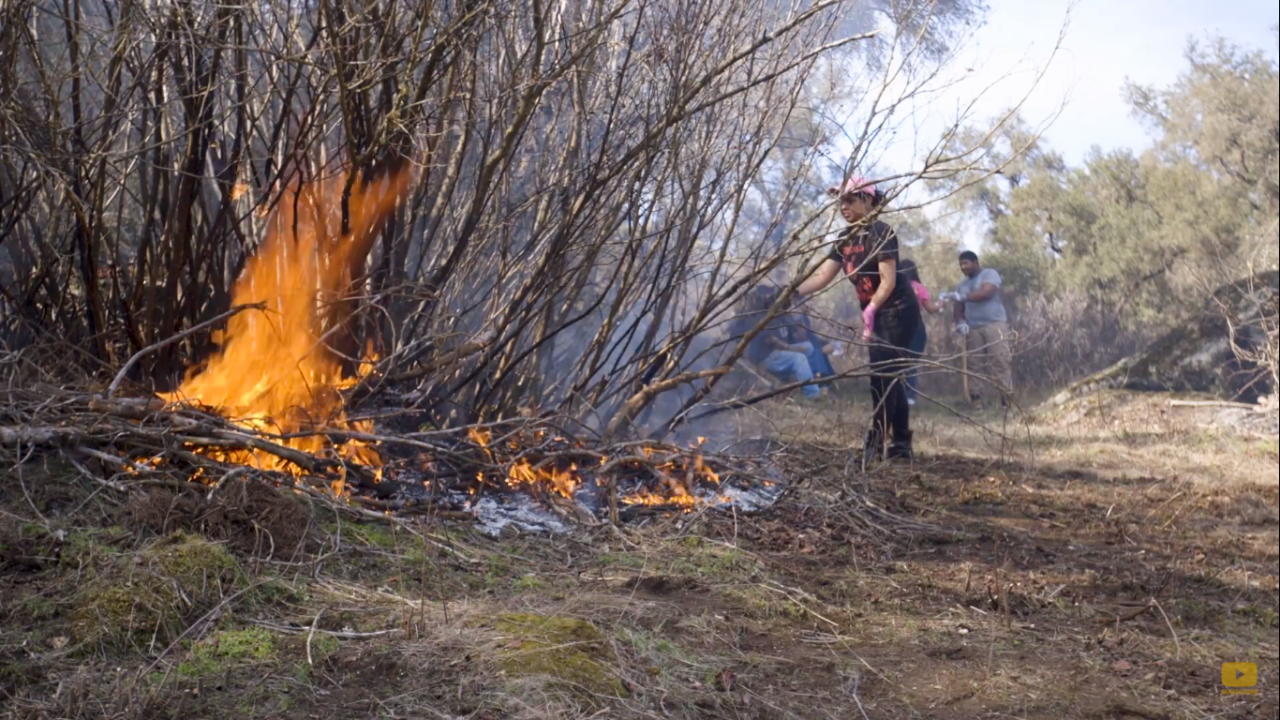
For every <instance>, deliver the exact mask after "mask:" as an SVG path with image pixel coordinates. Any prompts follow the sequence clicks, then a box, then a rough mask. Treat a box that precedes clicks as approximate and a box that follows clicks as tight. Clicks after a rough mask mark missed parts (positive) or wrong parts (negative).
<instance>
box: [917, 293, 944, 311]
mask: <svg viewBox="0 0 1280 720" xmlns="http://www.w3.org/2000/svg"><path fill="white" fill-rule="evenodd" d="M920 307H923V308H924V311H925V312H927V313H932V314H934V315H937V314H938V313H940V312H942V306H941V305H939V304H938V303H936V302H934V301H933V298H931V297H926V298H924V299H923V300H921V301H920Z"/></svg>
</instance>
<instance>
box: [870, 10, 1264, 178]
mask: <svg viewBox="0 0 1280 720" xmlns="http://www.w3.org/2000/svg"><path fill="white" fill-rule="evenodd" d="M988 4H989V6H990V14H989V16H988V18H987V24H986V25H985V26H984V27H982V28H980V29H979V30H978V31H977V33H975V35H974V37H973V39H972V40H971V41H970V42H969V43H968V45H967V47H966V48H965V50H964V51H963V52H962V53H961V55H960V59H959V62H957V63H955V64H954V65H953V66H952V72H953V73H956V74H957V75H967V77H965V78H964V79H963V81H962V82H960V84H959V85H957V86H956V87H955V88H953V89H952V90H951V92H950V93H949V94H950V95H952V97H951V99H950V103H948V102H945V101H943V102H937V103H936V104H935V106H934V107H935V108H936V110H931V109H930V108H919V107H917V108H916V115H917V117H914V118H913V121H914V124H915V125H917V127H919V132H920V134H921V136H922V137H923V136H929V137H936V136H937V133H938V132H939V130H940V128H941V127H944V124H943V123H945V122H946V120H947V119H950V118H954V113H955V102H956V100H957V99H959V98H967V97H972V96H973V94H974V91H976V90H978V89H981V88H983V87H986V86H989V85H991V84H992V83H997V82H998V84H997V85H996V86H995V87H994V88H992V89H991V90H990V91H989V92H988V93H987V96H986V99H985V100H984V101H983V104H982V105H981V106H980V110H979V114H980V115H983V116H991V115H994V114H996V113H997V112H999V110H1000V109H1002V108H1004V107H1008V106H1009V105H1011V104H1013V103H1014V102H1016V100H1017V99H1018V98H1019V97H1021V96H1022V95H1024V94H1025V93H1026V92H1027V91H1028V89H1029V87H1030V86H1031V85H1032V79H1033V78H1034V76H1035V74H1036V73H1037V72H1038V71H1039V70H1041V69H1045V70H1047V74H1046V75H1045V77H1044V79H1043V80H1042V81H1041V82H1040V84H1039V85H1038V86H1036V88H1035V89H1034V90H1033V91H1032V93H1031V95H1030V97H1029V98H1028V100H1027V103H1026V105H1025V106H1024V115H1025V116H1026V117H1027V119H1028V120H1029V121H1031V122H1032V123H1033V124H1038V123H1041V122H1044V121H1047V120H1049V119H1050V118H1051V117H1052V116H1053V114H1054V113H1055V112H1056V110H1057V109H1058V108H1059V107H1060V106H1061V105H1062V102H1063V100H1064V99H1065V100H1066V101H1067V104H1066V107H1065V109H1063V111H1062V113H1061V115H1060V116H1059V117H1058V118H1057V119H1056V120H1055V121H1054V122H1053V124H1052V125H1051V126H1050V127H1049V128H1048V129H1047V130H1046V132H1045V137H1046V139H1047V140H1048V142H1049V144H1050V145H1051V146H1052V147H1053V148H1055V149H1056V150H1058V151H1059V152H1061V153H1062V154H1063V155H1064V156H1065V158H1066V160H1067V162H1069V163H1072V164H1076V163H1079V162H1080V161H1081V160H1082V159H1083V158H1084V157H1085V155H1086V154H1087V153H1088V151H1089V148H1090V147H1091V146H1092V145H1099V146H1101V147H1102V148H1103V149H1104V150H1109V149H1112V148H1116V147H1130V148H1134V149H1135V150H1140V149H1142V148H1144V147H1146V146H1147V145H1148V144H1149V143H1150V137H1149V135H1148V134H1147V132H1146V130H1145V129H1144V128H1143V126H1142V125H1141V124H1140V123H1139V122H1138V121H1137V120H1135V119H1134V118H1133V117H1131V116H1130V114H1129V108H1128V106H1127V105H1126V104H1125V102H1124V98H1123V95H1122V91H1123V88H1124V84H1125V80H1126V78H1128V79H1130V80H1133V81H1135V82H1138V83H1140V84H1144V85H1156V86H1167V85H1169V84H1170V83H1172V82H1173V81H1174V80H1176V79H1177V76H1178V75H1179V74H1180V73H1181V72H1182V71H1183V70H1184V69H1185V68H1186V63H1185V61H1184V59H1183V53H1184V50H1185V49H1186V46H1187V41H1188V40H1189V39H1192V38H1196V39H1206V38H1209V37H1212V36H1214V35H1222V36H1224V37H1226V38H1227V39H1229V40H1231V41H1233V42H1236V43H1238V44H1240V45H1242V46H1244V47H1248V48H1258V49H1263V50H1265V51H1267V52H1268V53H1270V54H1271V55H1272V56H1274V55H1275V54H1276V35H1275V33H1274V32H1273V31H1272V27H1273V26H1275V25H1276V23H1277V22H1278V21H1280V10H1278V9H1277V4H1276V2H1275V0H1269V1H1266V0H1206V1H1200V2H1191V1H1190V0H1079V2H1077V3H1076V4H1075V6H1074V8H1072V9H1071V15H1070V22H1069V25H1068V27H1067V30H1066V36H1065V40H1064V42H1063V47H1062V48H1061V49H1060V50H1059V51H1058V53H1057V54H1056V55H1054V54H1053V47H1054V45H1055V43H1056V41H1057V38H1058V34H1059V31H1060V29H1061V28H1062V25H1063V21H1064V19H1066V18H1067V11H1068V8H1069V7H1070V6H1071V3H1070V2H1068V0H988ZM970 69H972V71H971V72H968V73H966V72H965V71H966V70H970ZM1010 73H1013V74H1012V75H1011V76H1010V77H1007V78H1006V77H1005V76H1006V75H1009V74H1010ZM1002 78H1004V79H1002ZM948 111H950V114H949V115H948ZM921 114H923V117H921V116H920V115H921ZM898 138H899V140H900V141H902V140H905V141H906V142H895V144H894V147H892V148H890V150H889V152H888V153H887V157H885V160H886V161H887V164H889V165H893V166H898V167H901V164H900V163H901V162H902V161H903V160H906V159H907V158H909V157H911V156H912V155H913V154H914V152H913V146H914V145H915V143H914V142H912V141H911V140H909V139H907V138H905V137H904V136H903V135H902V134H901V133H900V134H899V135H898Z"/></svg>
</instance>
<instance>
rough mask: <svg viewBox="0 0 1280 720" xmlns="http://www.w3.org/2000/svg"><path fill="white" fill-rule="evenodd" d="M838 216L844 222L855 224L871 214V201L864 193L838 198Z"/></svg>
mask: <svg viewBox="0 0 1280 720" xmlns="http://www.w3.org/2000/svg"><path fill="white" fill-rule="evenodd" d="M840 214H841V215H842V216H843V217H844V219H845V221H846V222H849V223H856V222H858V221H859V220H861V219H862V218H864V217H866V216H868V215H870V214H871V201H870V199H869V198H868V197H867V196H866V194H865V193H857V194H854V195H845V196H844V197H842V198H840Z"/></svg>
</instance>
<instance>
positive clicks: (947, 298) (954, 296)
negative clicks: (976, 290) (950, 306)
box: [938, 291, 964, 302]
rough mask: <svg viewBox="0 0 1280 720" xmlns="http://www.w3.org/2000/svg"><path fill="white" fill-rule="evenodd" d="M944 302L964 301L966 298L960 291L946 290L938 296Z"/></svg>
mask: <svg viewBox="0 0 1280 720" xmlns="http://www.w3.org/2000/svg"><path fill="white" fill-rule="evenodd" d="M938 299H939V300H941V301H942V302H964V298H963V297H962V296H961V295H960V293H958V292H950V291H948V292H944V293H942V294H941V295H939V296H938Z"/></svg>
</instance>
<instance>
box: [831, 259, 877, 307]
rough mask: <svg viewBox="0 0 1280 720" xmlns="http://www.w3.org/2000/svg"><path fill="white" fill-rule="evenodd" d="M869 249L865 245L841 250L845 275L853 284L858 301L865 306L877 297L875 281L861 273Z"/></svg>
mask: <svg viewBox="0 0 1280 720" xmlns="http://www.w3.org/2000/svg"><path fill="white" fill-rule="evenodd" d="M866 253H867V248H866V246H865V245H845V246H843V247H841V248H840V256H841V257H842V258H844V274H845V275H846V276H847V277H848V278H849V279H850V280H851V281H852V282H853V288H854V290H855V291H856V292H857V293H858V301H859V302H861V303H862V304H863V305H866V304H867V303H869V302H871V298H873V297H875V294H876V288H875V281H874V280H873V279H872V277H871V276H870V275H867V274H865V273H862V272H859V271H860V270H861V268H862V265H863V264H865V263H866V259H867V257H866Z"/></svg>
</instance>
